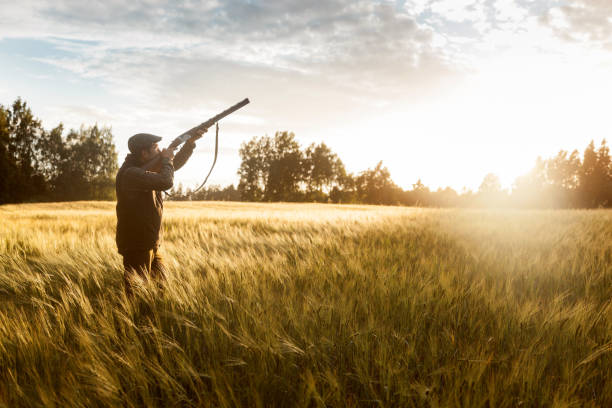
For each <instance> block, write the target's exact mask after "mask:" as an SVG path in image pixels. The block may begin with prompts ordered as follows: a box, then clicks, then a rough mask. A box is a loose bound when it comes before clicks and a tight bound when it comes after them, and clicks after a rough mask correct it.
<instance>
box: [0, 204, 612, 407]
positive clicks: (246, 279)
mask: <svg viewBox="0 0 612 408" xmlns="http://www.w3.org/2000/svg"><path fill="white" fill-rule="evenodd" d="M164 217H165V218H164V241H163V243H162V247H161V252H162V254H163V256H164V260H165V264H166V267H167V270H168V275H169V276H168V282H167V285H166V287H165V289H164V290H162V291H160V290H159V289H157V288H156V286H155V285H154V284H151V283H150V282H141V285H140V286H139V287H138V288H137V290H136V296H135V298H134V299H132V300H131V301H128V300H126V298H125V296H124V294H123V287H122V285H123V280H122V279H123V278H122V274H123V270H122V264H121V257H120V256H119V255H118V254H117V253H116V247H115V243H114V233H115V222H116V219H115V214H114V203H112V202H77V203H51V204H24V205H5V206H0V406H7V407H15V406H17V407H18V406H23V407H36V406H40V407H43V406H45V407H46V406H57V407H66V406H71V407H94V406H127V407H137V406H180V407H185V406H187V407H189V406H194V407H209V406H210V407H230V406H232V407H233V406H253V407H266V406H279V407H285V406H307V407H310V406H334V407H344V406H466V407H468V406H469V407H494V406H495V407H515V406H529V407H530V406H555V407H564V406H601V407H606V406H612V211H608V210H594V211H510V210H507V211H493V210H459V209H419V208H403V207H377V206H346V205H343V206H338V205H321V204H319V205H317V204H247V203H219V202H205V203H196V202H193V203H191V202H181V203H166V208H165V212H164Z"/></svg>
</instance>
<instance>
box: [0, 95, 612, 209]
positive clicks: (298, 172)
mask: <svg viewBox="0 0 612 408" xmlns="http://www.w3.org/2000/svg"><path fill="white" fill-rule="evenodd" d="M239 154H240V158H241V163H240V167H239V169H238V176H239V178H240V181H239V183H238V186H237V187H234V185H230V186H227V187H221V186H209V187H207V188H203V189H201V190H200V191H198V192H196V193H193V192H192V191H191V190H190V189H189V188H187V189H183V187H182V186H181V185H178V186H176V188H174V189H173V190H172V191H171V196H170V197H169V199H173V200H188V199H190V200H223V201H293V202H299V201H302V202H333V203H364V204H387V205H408V206H414V205H418V206H433V207H519V208H597V207H612V161H611V159H610V149H609V147H608V145H607V143H606V141H605V140H603V141H602V142H601V145H600V146H599V147H596V146H595V143H594V142H593V141H591V143H589V145H588V146H587V147H586V148H585V150H584V152H583V154H580V153H579V152H578V151H577V150H574V151H572V152H571V153H570V152H568V151H565V150H561V151H560V152H559V153H558V154H557V155H556V156H554V157H551V158H549V159H542V158H538V159H537V160H536V163H535V165H534V167H533V169H532V170H531V171H530V172H529V173H528V174H525V175H523V176H521V177H519V178H517V179H516V181H515V182H514V184H513V186H512V189H511V190H509V191H508V190H503V189H502V188H501V184H500V181H499V178H498V177H497V176H495V175H494V174H487V175H486V176H485V177H484V179H483V181H482V183H481V185H480V187H479V189H478V190H477V191H475V192H473V191H462V192H461V193H457V192H456V191H455V190H453V189H452V188H450V187H447V188H445V189H437V190H435V191H432V190H430V189H429V188H428V187H426V186H425V185H424V184H423V183H422V182H421V180H419V181H417V182H416V183H415V184H413V185H412V188H411V189H407V190H404V189H402V188H400V187H399V186H398V185H397V184H395V183H394V182H393V180H392V178H391V174H390V172H389V170H388V169H387V168H386V167H385V166H383V163H382V162H378V163H377V164H376V165H375V166H374V167H373V168H369V169H367V170H364V171H361V172H359V173H357V174H353V173H347V171H346V169H345V166H344V164H343V163H342V160H341V159H340V158H339V157H338V155H337V154H336V153H334V152H333V151H332V150H331V149H330V148H329V147H328V146H327V145H326V144H325V143H319V144H311V145H309V146H307V147H305V148H303V147H302V146H301V145H300V144H299V143H298V142H297V140H296V139H295V135H294V134H293V133H291V132H286V131H285V132H276V134H275V135H274V136H272V137H271V136H267V135H266V136H260V137H253V138H252V139H251V140H249V141H247V142H244V143H243V144H242V145H241V146H240V150H239ZM117 170H118V163H117V151H116V148H115V144H114V142H113V135H112V132H111V129H110V128H108V127H98V126H97V125H94V126H88V127H86V126H81V127H80V128H79V129H76V130H75V129H72V130H70V131H68V132H64V127H63V125H62V124H61V123H60V124H59V125H57V126H56V127H55V128H53V129H51V130H46V129H44V128H43V126H42V123H41V121H40V120H39V119H37V118H35V117H34V115H33V113H32V111H31V109H30V108H29V107H28V105H27V103H26V102H24V101H23V100H21V99H20V98H18V99H17V100H16V101H15V102H13V104H12V105H10V106H8V107H5V106H3V105H0V175H1V176H0V204H3V203H18V202H32V201H72V200H114V199H115V190H114V183H115V176H116V173H117Z"/></svg>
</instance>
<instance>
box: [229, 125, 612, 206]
mask: <svg viewBox="0 0 612 408" xmlns="http://www.w3.org/2000/svg"><path fill="white" fill-rule="evenodd" d="M240 156H241V158H242V163H241V166H240V170H239V171H238V174H239V176H240V184H239V185H238V192H239V194H240V197H239V198H238V197H236V199H237V200H243V201H315V202H330V201H331V202H334V203H365V204H400V205H410V206H432V207H497V208H508V207H512V208H596V207H612V163H611V159H610V151H609V148H608V146H607V144H606V141H605V140H603V141H602V143H601V146H600V147H599V149H596V148H595V145H594V143H593V142H591V143H590V144H589V145H588V146H587V148H586V149H585V152H584V158H583V159H582V160H581V159H580V154H579V153H578V151H577V150H574V151H573V152H571V153H568V152H567V151H564V150H561V151H559V153H558V154H557V155H556V156H555V157H552V158H550V159H548V160H545V159H542V158H538V159H537V160H536V163H535V166H534V168H533V169H532V170H531V171H530V172H529V173H528V174H525V175H523V176H520V177H518V178H517V179H516V181H515V183H514V185H513V188H512V191H506V190H503V189H502V187H501V183H500V180H499V177H498V176H497V175H495V174H493V173H489V174H487V175H486V176H485V177H484V179H483V181H482V183H481V185H480V188H479V189H478V191H477V192H476V193H474V192H472V191H469V190H466V191H463V192H462V193H461V194H459V193H457V192H456V191H455V190H453V189H452V188H450V187H446V188H444V189H438V190H437V191H430V190H429V188H428V187H426V186H425V185H424V184H423V182H422V181H421V180H420V179H419V180H418V181H417V183H415V184H414V185H413V186H412V187H413V188H412V190H402V189H401V188H400V187H398V186H397V185H396V184H395V183H394V182H393V180H392V178H391V174H390V172H389V170H388V169H387V168H386V167H384V166H383V164H382V162H379V163H378V164H377V165H376V166H375V167H374V168H373V169H367V170H364V171H362V172H360V173H359V174H357V175H353V174H347V172H346V170H345V168H344V164H343V163H342V161H341V160H340V158H339V157H338V155H336V154H335V153H333V152H332V151H331V149H330V148H329V147H327V145H325V143H321V144H319V145H314V144H311V145H310V146H308V147H307V148H306V149H305V151H304V152H303V153H301V151H300V147H299V144H298V143H297V142H296V141H295V137H294V135H293V133H288V132H277V133H276V135H275V137H274V138H270V137H268V136H264V137H260V138H253V139H252V140H250V141H249V142H247V143H243V145H242V146H241V149H240Z"/></svg>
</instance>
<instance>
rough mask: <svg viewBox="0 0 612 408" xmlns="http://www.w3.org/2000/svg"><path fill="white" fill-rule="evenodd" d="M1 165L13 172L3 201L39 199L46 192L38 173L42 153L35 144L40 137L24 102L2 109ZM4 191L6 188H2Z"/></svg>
mask: <svg viewBox="0 0 612 408" xmlns="http://www.w3.org/2000/svg"><path fill="white" fill-rule="evenodd" d="M2 110H3V113H2V116H3V119H2V121H3V122H4V124H3V125H2V126H3V128H4V129H3V130H2V133H3V136H2V137H3V139H4V140H3V144H4V143H6V144H4V148H3V149H2V150H3V152H2V153H3V154H4V155H5V160H4V161H5V163H4V166H5V167H7V169H8V170H9V171H11V172H12V173H11V174H12V177H10V181H8V182H7V184H8V185H10V187H9V188H8V194H9V196H8V197H7V201H6V202H21V201H32V200H37V199H41V198H42V197H43V196H44V195H45V193H46V192H47V185H46V183H45V179H44V176H43V175H42V173H41V172H40V170H39V167H40V162H41V153H40V151H39V150H38V141H39V140H40V137H41V135H42V134H43V129H42V125H41V122H40V120H38V119H36V118H35V117H34V115H33V113H32V110H31V109H30V108H29V107H28V105H27V103H26V102H24V101H22V100H21V99H20V98H18V99H17V100H16V101H15V102H13V104H12V106H11V107H10V108H9V109H4V108H2ZM4 188H5V189H7V187H4Z"/></svg>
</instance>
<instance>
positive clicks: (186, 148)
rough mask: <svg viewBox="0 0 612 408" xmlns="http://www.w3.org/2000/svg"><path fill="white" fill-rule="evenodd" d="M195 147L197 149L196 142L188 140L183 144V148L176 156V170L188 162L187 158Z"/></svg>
mask: <svg viewBox="0 0 612 408" xmlns="http://www.w3.org/2000/svg"><path fill="white" fill-rule="evenodd" d="M193 149H195V142H191V141H188V142H186V143H185V144H183V147H181V150H179V151H178V153H177V154H176V156H174V170H175V171H176V170H178V169H180V168H181V167H183V166H184V165H185V163H187V160H189V158H190V157H191V155H192V154H193Z"/></svg>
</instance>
